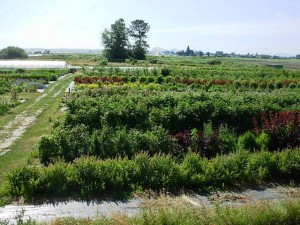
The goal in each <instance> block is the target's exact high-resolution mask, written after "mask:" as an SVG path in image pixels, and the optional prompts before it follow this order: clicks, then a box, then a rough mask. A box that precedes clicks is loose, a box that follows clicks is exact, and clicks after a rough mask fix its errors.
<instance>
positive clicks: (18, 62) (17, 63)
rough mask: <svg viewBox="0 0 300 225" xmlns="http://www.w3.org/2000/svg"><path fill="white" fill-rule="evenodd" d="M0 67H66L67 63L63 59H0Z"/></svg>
mask: <svg viewBox="0 0 300 225" xmlns="http://www.w3.org/2000/svg"><path fill="white" fill-rule="evenodd" d="M0 68H6V69H15V68H23V69H49V68H53V69H60V68H67V63H66V62H65V61H31V60H28V61H24V60H7V61H0Z"/></svg>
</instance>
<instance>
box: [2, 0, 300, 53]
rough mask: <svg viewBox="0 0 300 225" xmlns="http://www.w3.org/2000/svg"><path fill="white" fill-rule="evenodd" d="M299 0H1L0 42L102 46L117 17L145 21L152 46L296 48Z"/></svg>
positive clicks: (246, 50)
mask: <svg viewBox="0 0 300 225" xmlns="http://www.w3.org/2000/svg"><path fill="white" fill-rule="evenodd" d="M299 12H300V1H299V0H251V1H250V0H181V1H180V0H0V49H1V48H5V47H7V46H18V47H21V48H76V49H80V48H81V49H82V48H84V49H86V48H87V49H103V45H102V43H101V38H100V37H101V32H103V30H104V29H105V28H108V29H109V28H110V25H111V24H112V23H114V22H115V21H116V20H118V19H119V18H123V19H124V20H125V22H126V24H127V25H129V24H130V22H131V21H133V20H135V19H142V20H144V21H145V22H147V23H148V24H149V25H150V32H149V33H148V39H147V41H148V43H149V45H150V49H152V48H154V47H161V48H165V49H186V48H187V46H190V48H191V49H193V50H197V51H198V50H201V51H204V52H207V51H209V52H215V51H224V52H227V53H231V52H236V53H242V54H246V53H251V54H252V53H253V54H255V53H258V54H262V53H265V54H283V53H286V54H291V55H296V54H300V13H299Z"/></svg>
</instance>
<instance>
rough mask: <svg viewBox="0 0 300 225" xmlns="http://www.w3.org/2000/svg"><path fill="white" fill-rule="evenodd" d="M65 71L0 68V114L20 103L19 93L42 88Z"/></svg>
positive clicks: (65, 71)
mask: <svg viewBox="0 0 300 225" xmlns="http://www.w3.org/2000/svg"><path fill="white" fill-rule="evenodd" d="M66 73H67V70H66V69H51V70H49V69H39V70H29V69H0V115H5V114H6V113H8V112H9V110H10V109H11V108H13V107H15V106H16V105H18V104H20V100H24V99H20V98H19V96H20V93H22V92H23V93H24V92H36V91H37V90H38V89H41V90H42V89H44V88H46V86H47V85H48V84H49V82H50V81H56V80H57V79H58V78H59V77H60V76H62V75H64V74H66Z"/></svg>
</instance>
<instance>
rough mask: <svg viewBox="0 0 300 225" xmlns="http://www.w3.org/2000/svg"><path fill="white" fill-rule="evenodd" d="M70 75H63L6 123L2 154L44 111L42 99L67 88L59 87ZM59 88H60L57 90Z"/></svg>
mask: <svg viewBox="0 0 300 225" xmlns="http://www.w3.org/2000/svg"><path fill="white" fill-rule="evenodd" d="M67 77H68V76H65V77H63V78H62V79H60V80H58V81H57V82H55V83H53V84H51V85H50V86H49V89H48V90H47V91H46V93H43V94H42V95H41V96H39V97H38V98H36V100H35V101H34V103H32V104H31V105H30V106H28V107H27V108H26V109H25V110H24V111H23V112H22V113H20V114H18V115H16V117H15V119H14V120H13V121H10V122H9V123H8V124H6V125H4V126H3V127H2V129H1V131H0V156H2V155H4V154H5V153H7V152H9V151H10V146H11V145H12V144H13V143H14V141H16V140H17V139H18V138H20V137H21V136H22V135H23V133H24V132H25V131H26V130H27V128H28V127H29V126H31V125H32V124H33V123H34V122H35V121H36V119H37V117H38V116H39V115H40V114H41V113H42V112H43V110H44V109H45V106H44V105H43V104H40V102H41V101H42V99H44V98H45V97H48V96H49V97H50V98H56V97H57V96H58V95H59V94H60V93H61V91H62V90H64V89H65V88H66V86H63V87H61V88H59V89H58V86H59V84H60V82H61V81H63V80H64V79H66V78H67ZM57 89H58V90H57Z"/></svg>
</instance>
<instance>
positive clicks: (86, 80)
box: [74, 76, 300, 90]
mask: <svg viewBox="0 0 300 225" xmlns="http://www.w3.org/2000/svg"><path fill="white" fill-rule="evenodd" d="M74 81H75V83H76V84H98V86H101V85H103V84H118V83H119V84H124V83H136V82H138V83H141V84H166V83H167V84H184V85H193V86H194V87H195V86H196V87H197V86H198V87H201V86H202V85H206V86H207V85H221V86H223V85H230V86H232V87H234V88H252V89H257V88H263V89H265V88H268V89H270V90H272V89H280V88H284V87H289V88H297V87H298V88H300V81H298V80H287V79H284V80H276V81H274V80H261V79H260V80H235V81H233V80H228V79H227V80H226V79H198V78H185V77H171V76H167V77H163V76H130V77H128V76H111V77H109V76H97V77H90V76H81V77H75V79H74Z"/></svg>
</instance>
